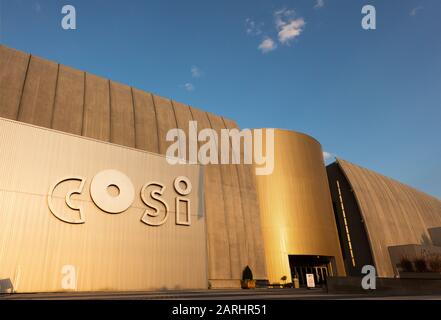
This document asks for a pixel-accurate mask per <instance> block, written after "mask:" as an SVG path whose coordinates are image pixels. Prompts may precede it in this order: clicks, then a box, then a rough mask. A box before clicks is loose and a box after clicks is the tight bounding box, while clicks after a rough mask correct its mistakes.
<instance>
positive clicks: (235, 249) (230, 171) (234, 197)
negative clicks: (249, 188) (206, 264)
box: [207, 113, 249, 280]
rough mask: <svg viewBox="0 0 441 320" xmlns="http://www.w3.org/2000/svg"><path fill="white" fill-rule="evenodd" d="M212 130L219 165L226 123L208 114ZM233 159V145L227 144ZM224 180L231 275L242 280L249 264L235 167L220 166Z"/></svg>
mask: <svg viewBox="0 0 441 320" xmlns="http://www.w3.org/2000/svg"><path fill="white" fill-rule="evenodd" d="M207 115H208V119H209V121H210V124H211V128H212V129H214V130H216V132H217V134H218V137H219V142H218V150H219V163H220V159H221V157H220V155H221V152H222V146H221V145H222V143H221V130H222V129H225V124H224V121H223V120H222V118H221V117H219V116H216V115H214V114H211V113H207ZM226 146H227V148H228V150H224V151H223V152H228V153H229V154H230V158H231V150H230V149H231V148H230V147H231V144H230V143H229V142H228V143H227V144H226ZM219 167H220V172H221V176H222V177H221V179H222V189H223V193H224V206H225V212H224V214H225V218H226V223H227V226H226V227H227V231H228V238H229V242H230V253H231V274H232V278H233V279H238V280H240V279H241V276H242V271H243V269H244V268H245V267H246V266H247V265H248V264H249V261H248V249H247V241H246V238H247V237H246V233H245V228H244V218H243V213H242V199H241V194H240V188H239V179H238V177H237V170H236V168H235V167H234V166H232V165H229V164H226V165H221V164H220V165H219Z"/></svg>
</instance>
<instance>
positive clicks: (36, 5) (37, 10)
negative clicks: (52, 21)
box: [34, 2, 41, 13]
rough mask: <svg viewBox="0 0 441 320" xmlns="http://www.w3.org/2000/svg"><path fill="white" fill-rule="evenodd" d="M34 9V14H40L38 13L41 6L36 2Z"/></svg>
mask: <svg viewBox="0 0 441 320" xmlns="http://www.w3.org/2000/svg"><path fill="white" fill-rule="evenodd" d="M34 9H35V12H37V13H40V12H41V5H40V3H39V2H36V3H35V5H34Z"/></svg>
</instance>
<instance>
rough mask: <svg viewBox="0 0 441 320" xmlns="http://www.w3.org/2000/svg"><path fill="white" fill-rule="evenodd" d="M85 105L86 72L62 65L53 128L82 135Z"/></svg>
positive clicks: (56, 94)
mask: <svg viewBox="0 0 441 320" xmlns="http://www.w3.org/2000/svg"><path fill="white" fill-rule="evenodd" d="M83 106H84V72H82V71H78V70H75V69H72V68H70V67H66V66H63V65H60V69H59V73H58V83H57V90H56V93H55V105H54V111H53V118H52V128H53V129H55V130H60V131H64V132H69V133H73V134H78V135H81V129H82V126H83Z"/></svg>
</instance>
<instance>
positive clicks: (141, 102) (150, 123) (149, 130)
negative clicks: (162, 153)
mask: <svg viewBox="0 0 441 320" xmlns="http://www.w3.org/2000/svg"><path fill="white" fill-rule="evenodd" d="M132 90H133V99H134V101H133V103H134V106H135V128H136V130H135V132H136V148H138V149H142V150H147V151H150V152H155V153H158V152H159V146H158V137H157V136H158V128H157V126H156V111H155V105H154V104H153V96H152V95H151V94H150V93H147V92H145V91H141V90H138V89H132Z"/></svg>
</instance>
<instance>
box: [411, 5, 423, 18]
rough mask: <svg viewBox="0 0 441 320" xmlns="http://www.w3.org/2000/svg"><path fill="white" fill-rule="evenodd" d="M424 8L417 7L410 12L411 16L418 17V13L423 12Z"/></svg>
mask: <svg viewBox="0 0 441 320" xmlns="http://www.w3.org/2000/svg"><path fill="white" fill-rule="evenodd" d="M422 8H423V7H421V6H419V7H415V8H413V9H412V10H410V12H409V15H410V16H412V17H414V16H416V15H417V13H418V11H419V10H421V9H422Z"/></svg>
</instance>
